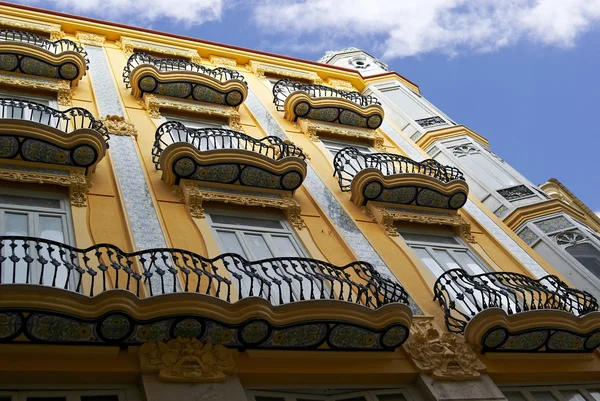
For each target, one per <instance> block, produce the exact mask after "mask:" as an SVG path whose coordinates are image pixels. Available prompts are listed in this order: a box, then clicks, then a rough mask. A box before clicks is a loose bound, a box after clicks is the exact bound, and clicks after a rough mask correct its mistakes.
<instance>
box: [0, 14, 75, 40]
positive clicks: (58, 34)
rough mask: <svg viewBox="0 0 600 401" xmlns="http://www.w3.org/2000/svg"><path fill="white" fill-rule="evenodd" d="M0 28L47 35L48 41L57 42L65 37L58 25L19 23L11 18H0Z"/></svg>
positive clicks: (19, 21)
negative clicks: (48, 36)
mask: <svg viewBox="0 0 600 401" xmlns="http://www.w3.org/2000/svg"><path fill="white" fill-rule="evenodd" d="M0 26H3V27H9V28H16V29H17V30H19V29H24V30H27V31H33V32H40V33H47V34H49V35H50V40H53V41H54V40H59V39H62V38H64V37H65V33H64V32H63V31H62V30H61V28H60V25H58V24H42V23H37V22H28V21H21V20H16V19H12V18H6V17H0Z"/></svg>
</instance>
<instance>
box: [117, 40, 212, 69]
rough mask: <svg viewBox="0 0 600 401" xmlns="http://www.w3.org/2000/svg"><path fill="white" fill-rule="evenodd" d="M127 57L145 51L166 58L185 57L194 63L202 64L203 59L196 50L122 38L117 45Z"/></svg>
mask: <svg viewBox="0 0 600 401" xmlns="http://www.w3.org/2000/svg"><path fill="white" fill-rule="evenodd" d="M115 44H116V45H117V46H119V47H120V48H121V49H122V50H123V51H124V52H125V54H126V55H127V56H131V55H132V54H133V53H134V52H135V51H140V50H141V51H145V52H150V53H157V54H164V55H165V56H175V57H185V58H187V59H189V60H190V61H191V62H192V63H201V62H202V57H200V55H199V54H198V52H197V51H196V50H192V49H182V48H177V47H172V46H163V45H157V44H154V43H149V42H144V41H141V40H136V39H132V38H128V37H125V36H121V39H120V40H119V41H117V42H116V43H115Z"/></svg>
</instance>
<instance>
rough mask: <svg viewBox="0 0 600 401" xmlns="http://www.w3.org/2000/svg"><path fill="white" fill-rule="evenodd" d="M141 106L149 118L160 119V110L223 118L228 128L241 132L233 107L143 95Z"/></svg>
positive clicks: (237, 113) (237, 114) (238, 118)
mask: <svg viewBox="0 0 600 401" xmlns="http://www.w3.org/2000/svg"><path fill="white" fill-rule="evenodd" d="M142 105H143V106H144V107H145V108H146V110H148V114H149V115H150V118H161V115H160V110H161V109H170V110H177V111H183V112H188V113H194V114H200V115H203V116H208V117H209V118H210V116H216V117H225V118H227V119H228V123H229V126H230V127H231V129H233V130H237V131H241V130H242V124H241V123H240V113H239V112H238V111H237V110H236V109H234V108H233V107H227V106H218V105H207V104H198V103H197V102H193V101H188V100H183V99H170V98H167V97H164V96H156V95H149V94H144V98H143V103H142Z"/></svg>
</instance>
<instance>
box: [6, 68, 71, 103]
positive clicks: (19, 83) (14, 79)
mask: <svg viewBox="0 0 600 401" xmlns="http://www.w3.org/2000/svg"><path fill="white" fill-rule="evenodd" d="M0 84H3V85H8V86H16V87H21V88H30V89H41V90H47V91H51V92H56V94H57V101H58V104H59V105H61V106H70V105H71V100H72V98H73V91H72V89H71V84H70V83H69V81H65V80H62V79H60V80H59V79H56V80H55V79H45V78H37V77H34V76H25V75H16V74H11V73H8V72H2V73H0Z"/></svg>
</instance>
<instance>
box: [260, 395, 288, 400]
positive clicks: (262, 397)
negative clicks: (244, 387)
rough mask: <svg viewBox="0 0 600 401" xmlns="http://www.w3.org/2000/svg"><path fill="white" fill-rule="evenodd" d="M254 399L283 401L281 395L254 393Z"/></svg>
mask: <svg viewBox="0 0 600 401" xmlns="http://www.w3.org/2000/svg"><path fill="white" fill-rule="evenodd" d="M254 399H255V400H256V401H285V398H283V397H265V396H263V395H255V396H254Z"/></svg>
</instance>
